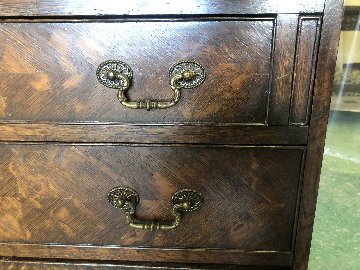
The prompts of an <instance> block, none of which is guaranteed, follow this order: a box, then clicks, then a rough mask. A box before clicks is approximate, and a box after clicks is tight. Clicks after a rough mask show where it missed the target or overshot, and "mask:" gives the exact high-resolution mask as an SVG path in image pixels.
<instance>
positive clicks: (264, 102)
mask: <svg viewBox="0 0 360 270" xmlns="http://www.w3.org/2000/svg"><path fill="white" fill-rule="evenodd" d="M276 23H277V25H279V26H277V27H275V25H276ZM280 23H281V24H280ZM280 25H281V27H280ZM297 25H298V17H297V16H293V15H291V16H290V15H289V16H288V17H286V18H285V17H284V18H281V17H279V18H277V19H276V20H275V18H267V19H266V18H258V19H249V18H243V19H241V18H239V19H235V18H228V19H226V18H225V19H224V18H221V20H220V19H219V18H218V19H216V18H210V19H206V20H203V21H188V20H180V19H177V20H174V21H169V20H165V21H143V20H141V19H140V21H139V22H133V21H130V20H129V21H126V22H120V21H112V22H106V23H100V22H80V23H79V22H77V23H75V22H67V23H64V22H60V23H59V22H57V23H50V22H48V23H44V22H42V23H33V22H32V23H28V22H21V23H15V22H14V23H3V24H1V25H0V40H2V41H3V42H2V43H3V46H2V47H1V49H0V50H1V51H0V57H1V59H0V80H1V81H2V84H1V86H0V119H1V120H2V121H6V122H8V121H10V122H11V121H31V122H32V121H35V122H39V121H40V122H55V123H56V122H62V123H64V122H65V123H69V122H70V123H71V122H105V123H109V122H116V123H140V124H142V123H220V124H221V123H232V124H234V123H236V124H238V123H241V124H268V123H269V124H276V125H279V124H280V125H283V124H285V125H287V124H288V118H286V116H284V115H283V112H284V111H286V112H287V113H288V114H289V106H290V94H291V79H292V77H293V76H292V71H293V63H294V54H295V43H296V42H295V36H296V33H297ZM317 25H318V19H313V20H312V21H311V23H310V24H309V25H308V26H307V27H308V28H309V29H307V32H308V34H307V35H308V36H310V37H311V38H310V40H309V41H308V39H309V38H308V39H306V44H307V43H308V44H310V45H311V46H314V42H315V37H316V31H317V30H316V29H317ZM275 28H276V29H275ZM308 30H310V31H308ZM285 32H286V35H285ZM306 44H305V45H306ZM274 45H275V46H274ZM303 45H304V44H303ZM306 53H308V52H306ZM310 55H311V54H310ZM109 59H116V60H121V61H123V62H126V63H127V64H128V65H129V66H130V67H131V68H132V70H133V78H132V81H131V83H130V88H129V89H128V90H127V91H126V92H125V93H126V96H127V98H128V99H129V100H135V101H137V100H143V101H145V100H171V99H172V98H173V96H174V93H173V90H172V89H171V86H170V77H169V68H170V67H171V66H172V65H173V64H174V63H176V62H178V61H180V60H184V59H185V60H187V59H190V60H195V61H197V62H199V63H200V64H202V65H203V67H204V69H205V72H206V79H205V81H204V82H203V83H202V84H201V85H200V86H198V87H196V88H194V89H181V91H180V93H181V96H180V99H179V101H178V103H177V104H176V105H175V106H172V107H170V108H168V109H165V110H161V109H153V110H151V111H146V110H144V109H130V108H127V107H125V106H123V105H122V104H120V102H119V100H118V90H117V89H111V88H107V87H105V86H104V85H102V84H100V82H99V81H98V79H97V77H96V70H97V68H98V66H99V65H100V64H101V63H102V62H104V61H106V60H109ZM310 60H311V61H312V58H311V59H310ZM300 64H301V63H300ZM300 74H301V73H300ZM305 77H306V76H305ZM305 77H304V76H302V77H301V79H302V81H303V80H305V81H307V80H309V79H310V77H309V78H305ZM300 102H303V100H302V99H300ZM295 104H296V103H295ZM305 107H306V106H305ZM298 111H299V112H302V111H304V109H303V108H302V107H301V108H300V109H299V110H298Z"/></svg>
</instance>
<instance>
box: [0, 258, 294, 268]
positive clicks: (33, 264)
mask: <svg viewBox="0 0 360 270" xmlns="http://www.w3.org/2000/svg"><path fill="white" fill-rule="evenodd" d="M0 267H1V269H2V270H18V269H21V270H92V269H95V270H108V269H111V270H113V269H114V270H115V269H116V270H120V269H121V270H130V269H141V270H151V269H159V270H195V269H203V270H210V269H222V270H235V269H236V270H290V268H288V267H274V266H263V267H262V266H259V267H257V266H239V265H236V266H235V265H225V264H222V265H216V264H213V265H204V264H201V265H200V264H197V265H189V264H187V265H183V264H182V265H177V264H171V265H164V264H159V265H157V264H156V263H155V264H153V266H149V265H143V264H127V265H124V264H122V265H119V264H114V263H113V262H112V263H101V264H100V263H90V262H88V263H81V262H76V263H74V262H39V261H15V260H14V259H12V260H8V261H5V260H2V261H1V260H0Z"/></svg>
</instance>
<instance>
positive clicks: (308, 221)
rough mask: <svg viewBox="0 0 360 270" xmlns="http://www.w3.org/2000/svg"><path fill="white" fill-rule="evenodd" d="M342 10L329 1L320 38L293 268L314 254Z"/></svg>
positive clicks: (338, 3) (302, 268)
mask: <svg viewBox="0 0 360 270" xmlns="http://www.w3.org/2000/svg"><path fill="white" fill-rule="evenodd" d="M341 11H342V1H336V0H328V1H326V5H325V15H324V19H323V27H322V33H321V39H320V48H319V56H318V59H319V60H318V65H317V68H316V79H315V86H314V97H313V106H312V114H311V120H310V131H309V144H308V150H307V154H306V161H305V169H304V180H303V181H304V182H303V187H302V193H301V204H300V209H299V221H298V229H297V232H296V245H295V252H294V265H293V267H294V269H299V270H305V269H307V264H308V258H309V253H310V244H311V234H312V229H313V224H314V216H315V208H316V198H317V191H318V187H319V177H320V168H321V161H322V155H323V150H324V142H325V133H326V126H327V119H328V114H329V109H330V95H331V89H332V84H333V77H334V70H335V57H336V52H337V45H338V41H339V35H340V22H341V16H342V12H341Z"/></svg>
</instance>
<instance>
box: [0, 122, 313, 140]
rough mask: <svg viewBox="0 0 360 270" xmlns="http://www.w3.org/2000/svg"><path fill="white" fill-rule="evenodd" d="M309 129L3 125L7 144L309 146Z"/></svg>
mask: <svg viewBox="0 0 360 270" xmlns="http://www.w3.org/2000/svg"><path fill="white" fill-rule="evenodd" d="M307 134H308V128H307V127H301V126H299V127H287V126H191V125H164V126H160V125H107V124H101V125H100V124H25V123H24V124H23V123H21V124H20V123H16V124H14V123H6V124H0V141H3V142H74V143H165V144H167V143H193V144H208V143H211V144H254V145H305V144H306V143H307Z"/></svg>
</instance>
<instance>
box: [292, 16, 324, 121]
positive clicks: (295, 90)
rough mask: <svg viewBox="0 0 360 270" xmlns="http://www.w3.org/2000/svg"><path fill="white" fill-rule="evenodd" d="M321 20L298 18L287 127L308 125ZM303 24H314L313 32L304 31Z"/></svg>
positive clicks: (309, 17) (313, 17) (307, 17)
mask: <svg viewBox="0 0 360 270" xmlns="http://www.w3.org/2000/svg"><path fill="white" fill-rule="evenodd" d="M321 18H322V17H321V16H307V15H306V16H305V15H301V16H299V22H298V30H297V32H298V34H297V39H296V53H295V60H294V62H295V64H294V72H293V80H292V81H293V82H292V87H291V100H290V109H289V122H288V124H289V125H307V124H308V120H309V115H310V111H311V104H312V95H313V87H314V79H315V66H316V62H317V52H318V47H319V38H320V26H321ZM304 22H311V23H315V27H314V29H311V30H313V31H310V30H307V31H304V29H303V28H305V26H304ZM304 36H305V37H304ZM312 39H313V40H312ZM304 50H305V51H304Z"/></svg>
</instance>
